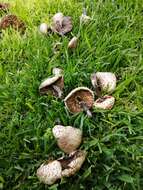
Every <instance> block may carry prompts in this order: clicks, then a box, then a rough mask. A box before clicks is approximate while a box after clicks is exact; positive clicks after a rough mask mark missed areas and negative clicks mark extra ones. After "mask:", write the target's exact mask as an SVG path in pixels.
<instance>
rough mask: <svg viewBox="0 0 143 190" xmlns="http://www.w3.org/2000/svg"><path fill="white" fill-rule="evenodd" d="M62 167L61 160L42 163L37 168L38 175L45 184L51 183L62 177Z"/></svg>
mask: <svg viewBox="0 0 143 190" xmlns="http://www.w3.org/2000/svg"><path fill="white" fill-rule="evenodd" d="M61 174H62V167H61V164H60V162H59V161H57V160H55V161H51V162H49V163H44V164H42V165H41V166H40V167H39V168H38V170H37V177H38V178H39V180H40V181H41V182H43V183H44V184H48V185H51V184H53V183H55V182H56V180H58V179H60V178H61V176H62V175H61Z"/></svg>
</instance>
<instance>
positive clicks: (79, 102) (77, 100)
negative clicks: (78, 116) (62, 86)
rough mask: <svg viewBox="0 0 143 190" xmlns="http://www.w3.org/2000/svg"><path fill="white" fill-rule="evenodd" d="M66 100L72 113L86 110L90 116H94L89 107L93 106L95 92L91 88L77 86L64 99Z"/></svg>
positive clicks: (66, 104)
mask: <svg viewBox="0 0 143 190" xmlns="http://www.w3.org/2000/svg"><path fill="white" fill-rule="evenodd" d="M64 102H65V106H66V107H67V108H68V110H69V111H70V112H71V113H78V112H81V111H85V112H86V113H87V115H88V116H89V117H91V116H92V114H91V112H90V110H89V109H90V108H92V106H93V103H94V94H93V92H92V91H91V90H90V89H89V88H86V87H79V88H75V89H74V90H72V91H71V92H70V93H69V94H68V96H67V97H66V98H65V99H64Z"/></svg>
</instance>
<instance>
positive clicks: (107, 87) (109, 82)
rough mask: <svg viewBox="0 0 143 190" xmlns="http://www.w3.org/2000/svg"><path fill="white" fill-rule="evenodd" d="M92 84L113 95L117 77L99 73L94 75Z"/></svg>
mask: <svg viewBox="0 0 143 190" xmlns="http://www.w3.org/2000/svg"><path fill="white" fill-rule="evenodd" d="M91 82H92V84H93V86H94V84H95V85H96V84H98V87H100V89H101V91H105V92H108V93H111V92H113V91H114V90H115V88H116V76H115V74H114V73H111V72H97V73H95V74H92V77H91Z"/></svg>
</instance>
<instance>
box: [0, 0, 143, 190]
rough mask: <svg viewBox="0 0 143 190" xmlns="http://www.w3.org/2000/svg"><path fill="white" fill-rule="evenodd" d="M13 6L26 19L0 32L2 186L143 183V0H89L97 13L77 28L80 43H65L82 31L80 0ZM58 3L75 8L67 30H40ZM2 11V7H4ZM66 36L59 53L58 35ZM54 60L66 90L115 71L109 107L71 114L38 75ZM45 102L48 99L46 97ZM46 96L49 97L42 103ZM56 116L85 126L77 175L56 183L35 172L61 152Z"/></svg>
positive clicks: (72, 188)
mask: <svg viewBox="0 0 143 190" xmlns="http://www.w3.org/2000/svg"><path fill="white" fill-rule="evenodd" d="M9 2H10V3H11V4H12V5H13V7H12V8H11V10H10V12H11V13H14V14H16V15H18V16H19V17H20V18H21V19H23V20H24V21H25V23H26V25H27V30H26V33H25V34H24V35H20V34H19V33H18V32H16V31H14V30H7V31H5V32H3V34H2V37H1V39H0V81H1V82H0V153H1V155H0V188H1V189H6V190H11V189H12V190H16V189H18V190H43V189H49V190H76V189H77V190H80V189H81V190H82V189H85V190H141V189H142V188H143V58H142V55H143V19H142V18H143V0H127V1H124V0H116V1H114V0H112V1H109V0H107V1H104V0H95V1H94V0H93V1H92V0H86V1H85V4H86V7H87V9H88V14H89V15H90V16H92V17H93V21H92V22H91V23H90V24H89V25H87V26H84V27H81V28H80V40H79V45H78V48H77V49H76V50H75V51H74V52H73V53H72V52H68V51H67V43H68V40H69V39H70V38H71V37H72V35H76V34H77V33H78V32H79V16H80V15H81V12H82V7H83V2H82V1H76V0H70V1H69V0H29V1H26V0H25V1H24V0H23V1H22V0H10V1H9ZM58 11H61V12H63V13H64V14H65V15H69V16H72V19H73V24H74V27H73V30H72V33H71V34H68V35H67V36H66V37H59V36H58V35H56V34H54V35H49V36H47V37H45V36H42V35H41V34H40V33H39V32H38V30H37V27H38V26H39V24H40V23H41V22H45V21H48V22H49V21H50V19H51V17H52V16H53V14H54V13H56V12H58ZM1 16H2V14H1ZM57 41H59V42H62V47H61V49H60V52H59V53H58V54H56V55H55V54H54V53H53V51H52V47H53V43H55V42H57ZM53 67H60V68H62V69H63V70H64V77H65V88H64V96H66V95H67V94H68V93H69V92H70V91H71V90H72V89H73V88H75V87H78V86H87V87H89V88H92V87H91V82H90V74H91V73H92V72H94V71H111V72H114V73H115V74H116V75H117V77H118V85H117V89H116V91H115V92H114V94H113V95H114V96H115V98H116V104H115V106H114V108H113V109H112V110H111V111H97V110H94V114H93V118H87V117H86V116H85V114H84V113H81V114H78V115H71V114H69V113H68V112H67V111H66V110H65V107H64V103H63V102H62V101H60V100H58V99H55V98H54V97H48V96H40V95H39V92H38V87H39V85H40V83H41V81H42V80H43V79H44V78H46V77H48V76H50V75H51V72H52V68H53ZM43 103H44V104H43ZM45 104H46V105H45ZM57 119H59V120H60V122H61V124H63V125H71V126H75V127H77V128H81V129H82V130H83V134H84V139H83V144H82V145H81V148H82V149H85V150H87V152H88V156H87V159H86V161H85V163H84V165H83V167H82V168H81V170H80V171H79V172H78V173H77V174H76V175H75V176H73V177H70V178H67V179H62V181H61V182H60V183H57V184H55V185H53V186H51V187H48V186H45V185H43V184H41V183H40V182H39V181H38V179H37V177H36V174H35V173H36V170H37V168H38V167H39V165H40V164H41V163H42V162H43V161H44V160H47V159H49V158H51V157H52V158H58V157H60V156H62V155H63V152H62V151H60V150H59V148H58V147H57V145H56V142H55V140H54V138H53V137H52V133H51V129H52V128H53V126H54V125H55V123H56V121H57Z"/></svg>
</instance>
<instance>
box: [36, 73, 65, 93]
mask: <svg viewBox="0 0 143 190" xmlns="http://www.w3.org/2000/svg"><path fill="white" fill-rule="evenodd" d="M52 85H55V86H58V87H59V88H60V89H61V90H62V89H63V87H64V79H63V76H61V75H56V76H54V77H49V78H47V79H45V80H44V81H43V82H42V83H41V84H40V86H39V91H40V93H41V94H46V93H52V94H53V95H55V96H58V94H57V93H56V91H55V90H54V88H53V87H52Z"/></svg>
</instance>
